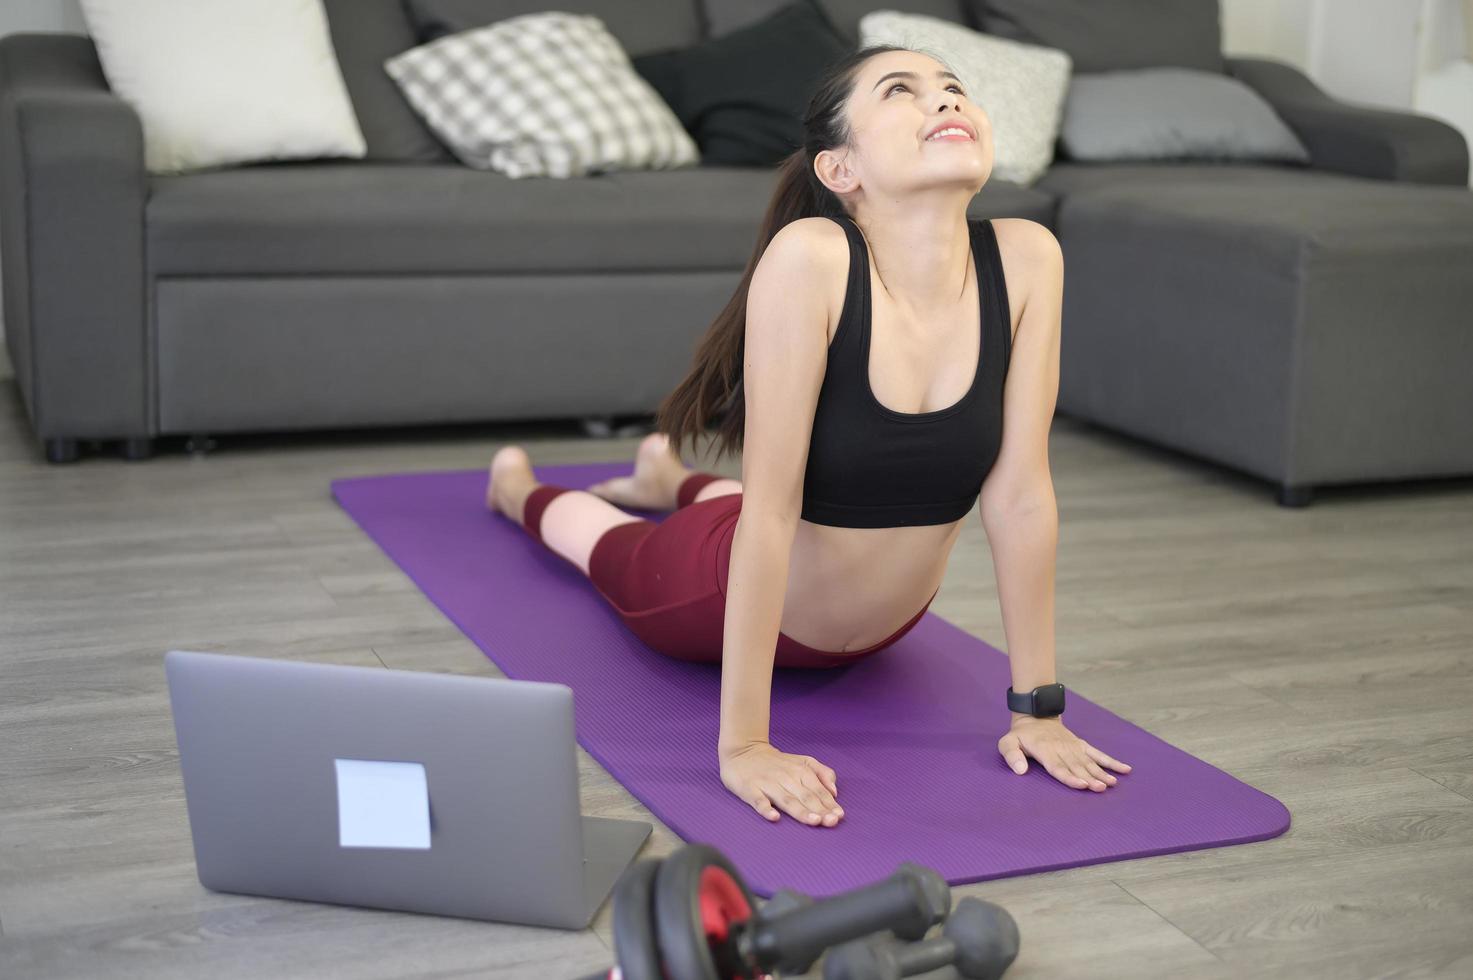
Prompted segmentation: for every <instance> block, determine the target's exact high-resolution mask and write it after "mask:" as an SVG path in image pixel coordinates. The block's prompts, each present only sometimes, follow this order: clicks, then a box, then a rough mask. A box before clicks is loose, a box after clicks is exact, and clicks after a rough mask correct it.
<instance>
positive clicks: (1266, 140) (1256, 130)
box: [1059, 68, 1309, 165]
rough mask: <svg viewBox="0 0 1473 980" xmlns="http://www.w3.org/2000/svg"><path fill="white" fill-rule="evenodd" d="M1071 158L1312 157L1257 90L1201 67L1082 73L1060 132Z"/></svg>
mask: <svg viewBox="0 0 1473 980" xmlns="http://www.w3.org/2000/svg"><path fill="white" fill-rule="evenodd" d="M1059 143H1060V149H1061V155H1063V156H1066V157H1068V158H1069V159H1071V160H1165V159H1178V160H1182V159H1218V160H1227V159H1246V160H1282V161H1287V162H1292V163H1296V164H1301V165H1303V164H1307V163H1309V151H1307V150H1306V149H1305V148H1304V144H1302V143H1300V142H1299V139H1298V137H1296V136H1295V135H1294V133H1293V131H1292V130H1290V129H1289V127H1288V126H1286V125H1285V124H1284V121H1283V120H1282V119H1280V118H1279V117H1278V116H1277V115H1276V114H1275V113H1274V111H1273V109H1272V108H1271V107H1270V106H1269V104H1268V103H1267V102H1265V101H1264V100H1263V98H1262V97H1261V96H1259V95H1258V94H1257V93H1256V92H1254V91H1253V90H1252V89H1251V88H1249V87H1248V86H1247V85H1245V84H1244V83H1243V82H1240V81H1238V80H1237V79H1236V78H1233V77H1231V76H1229V75H1220V74H1217V73H1215V72H1205V71H1197V70H1196V69H1194V68H1132V69H1127V70H1122V71H1103V72H1088V73H1086V74H1082V75H1081V74H1076V75H1075V76H1074V78H1073V81H1071V82H1070V83H1069V97H1068V100H1067V102H1066V103H1065V106H1064V121H1063V126H1062V131H1061V133H1060V136H1059Z"/></svg>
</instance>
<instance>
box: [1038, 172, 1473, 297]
mask: <svg viewBox="0 0 1473 980" xmlns="http://www.w3.org/2000/svg"><path fill="white" fill-rule="evenodd" d="M1036 189H1039V190H1047V191H1052V192H1054V193H1056V194H1058V196H1059V217H1058V226H1059V232H1060V238H1061V241H1063V242H1064V244H1065V252H1066V261H1067V252H1068V241H1069V237H1068V236H1069V225H1070V216H1071V215H1084V214H1089V215H1090V216H1091V220H1092V221H1102V222H1105V223H1107V224H1108V223H1114V224H1115V226H1116V227H1119V228H1123V227H1126V226H1129V227H1131V228H1133V229H1137V230H1140V229H1145V228H1150V229H1156V230H1159V231H1160V232H1161V234H1160V236H1159V237H1152V238H1151V241H1152V242H1153V247H1159V248H1160V249H1162V250H1163V251H1165V252H1172V253H1176V252H1178V251H1179V250H1180V249H1182V248H1188V247H1189V248H1193V249H1198V250H1199V252H1200V254H1202V255H1203V256H1204V259H1203V261H1204V263H1214V264H1232V263H1242V264H1244V265H1252V266H1256V267H1258V268H1260V269H1262V270H1263V271H1264V272H1265V274H1271V275H1279V274H1288V273H1289V272H1291V271H1292V270H1297V269H1298V268H1299V265H1300V263H1301V261H1302V258H1303V256H1302V252H1303V250H1304V249H1305V248H1306V247H1309V248H1311V249H1314V250H1316V251H1321V252H1346V251H1348V252H1355V251H1356V250H1364V249H1365V248H1369V247H1374V248H1375V249H1376V250H1377V251H1378V252H1384V253H1385V254H1386V255H1387V257H1388V258H1387V261H1388V262H1390V263H1393V264H1399V263H1407V264H1413V265H1414V264H1416V263H1418V262H1422V261H1424V260H1425V259H1426V257H1427V256H1429V255H1434V254H1445V253H1446V250H1447V249H1449V248H1452V249H1455V250H1460V251H1462V252H1464V253H1465V254H1469V255H1473V193H1470V192H1469V191H1468V189H1467V188H1466V187H1463V188H1459V187H1429V186H1422V185H1411V184H1397V183H1391V182H1388V181H1382V180H1372V179H1367V178H1364V177H1350V176H1345V175H1342V174H1330V173H1325V172H1323V171H1318V170H1310V169H1307V168H1304V167H1292V166H1276V165H1273V164H1242V163H1236V164H1235V163H1125V164H1089V163H1056V164H1055V165H1054V166H1053V167H1052V168H1051V169H1050V170H1049V172H1048V173H1047V174H1045V175H1044V177H1043V179H1041V180H1040V181H1039V182H1038V184H1037V185H1036ZM1194 235H1195V236H1198V237H1199V238H1200V242H1196V241H1190V240H1189V239H1190V238H1191V236H1194ZM1207 242H1210V243H1212V244H1211V245H1210V246H1209V245H1206V244H1202V243H1207ZM1141 258H1142V260H1143V261H1145V260H1147V259H1148V258H1149V257H1148V256H1142V257H1141ZM1387 272H1388V275H1390V274H1394V273H1393V270H1390V269H1388V270H1387ZM1390 326H1394V325H1390Z"/></svg>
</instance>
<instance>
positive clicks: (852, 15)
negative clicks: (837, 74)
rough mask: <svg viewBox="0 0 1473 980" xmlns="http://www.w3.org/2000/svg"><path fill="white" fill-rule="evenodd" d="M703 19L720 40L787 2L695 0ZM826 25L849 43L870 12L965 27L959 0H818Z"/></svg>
mask: <svg viewBox="0 0 1473 980" xmlns="http://www.w3.org/2000/svg"><path fill="white" fill-rule="evenodd" d="M698 2H699V3H700V4H701V5H702V9H703V11H704V12H705V16H706V36H708V37H720V36H722V35H723V34H730V33H731V32H732V31H734V30H737V29H739V28H742V27H746V26H747V25H748V24H754V23H756V22H757V21H759V20H761V19H762V18H764V17H766V16H767V15H768V14H770V13H772V12H773V11H774V10H776V9H778V8H779V7H781V6H783V5H784V4H786V3H787V2H788V0H698ZM818 5H819V6H820V7H821V8H823V12H824V13H825V14H827V15H828V18H829V22H830V23H831V24H833V25H834V28H835V29H836V30H838V32H839V33H840V34H841V35H842V36H843V37H845V38H846V39H847V40H848V41H849V43H850V44H857V43H858V42H859V20H860V18H861V17H863V16H864V15H865V14H867V13H869V12H871V11H873V10H894V11H897V12H899V13H903V14H925V15H926V16H927V17H935V18H938V19H940V20H948V21H952V22H953V23H957V24H966V23H967V18H966V14H965V12H964V11H963V9H962V0H894V2H892V3H886V2H884V0H818Z"/></svg>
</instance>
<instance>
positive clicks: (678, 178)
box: [0, 0, 1473, 505]
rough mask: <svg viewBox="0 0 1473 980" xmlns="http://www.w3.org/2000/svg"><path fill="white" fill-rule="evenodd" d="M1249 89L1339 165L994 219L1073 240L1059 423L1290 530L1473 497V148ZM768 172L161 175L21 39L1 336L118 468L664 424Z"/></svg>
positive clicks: (639, 7)
mask: <svg viewBox="0 0 1473 980" xmlns="http://www.w3.org/2000/svg"><path fill="white" fill-rule="evenodd" d="M386 2H395V0H386ZM702 4H703V5H702ZM690 5H698V6H697V8H696V13H697V14H698V16H689V14H690V10H689V7H690ZM822 5H823V6H824V7H825V8H826V10H827V11H828V12H829V14H830V16H831V17H832V19H833V20H834V22H835V24H836V26H838V27H839V28H840V29H841V30H846V31H848V32H849V33H850V34H851V35H854V34H855V33H857V31H856V25H857V22H858V18H859V16H860V15H861V14H862V13H864V12H865V11H867V10H868V9H871V8H878V7H882V6H883V7H887V8H890V9H903V10H916V11H921V12H926V13H932V14H936V15H941V16H951V17H952V18H953V19H955V20H957V21H958V22H961V23H970V20H969V15H968V13H967V12H966V8H964V7H963V6H962V5H961V4H960V3H957V2H954V0H924V2H909V3H884V4H881V3H879V2H877V0H870V2H863V0H822ZM522 6H524V7H525V6H531V7H536V6H540V5H539V4H535V3H532V4H526V3H523V4H522ZM549 6H550V5H549ZM757 6H765V7H771V6H773V3H772V2H770V0H769V2H767V3H766V4H761V5H757ZM584 8H587V9H590V10H595V12H598V13H599V14H600V16H603V17H604V18H605V20H606V21H607V23H608V24H609V27H610V29H611V30H612V31H613V32H614V33H615V35H616V36H619V37H620V39H621V41H623V42H624V43H625V44H626V47H627V48H628V49H629V50H630V53H631V55H637V54H640V53H642V51H641V50H640V47H641V45H645V46H646V47H648V45H651V44H654V43H656V41H657V40H658V41H659V43H668V41H669V39H670V36H671V34H670V24H671V23H674V22H676V21H675V20H672V19H671V17H670V13H671V11H676V12H679V13H680V14H681V15H682V17H683V18H684V19H679V18H677V19H676V20H678V21H679V23H680V24H682V25H685V24H690V25H693V26H691V27H690V28H685V27H681V28H680V29H679V31H680V32H685V33H689V34H691V36H690V37H689V38H688V40H689V42H690V43H695V42H697V41H698V40H700V37H701V33H700V32H701V30H703V29H707V30H709V29H710V28H709V26H708V25H716V24H717V23H718V22H720V21H722V20H723V19H725V20H726V21H727V25H726V26H727V27H728V28H729V27H730V23H731V21H733V20H743V19H745V20H750V19H751V18H752V16H753V12H752V10H751V9H750V5H742V4H738V3H737V0H625V2H622V3H613V4H607V3H605V4H596V5H594V4H589V3H586V2H585V3H574V4H573V5H572V7H571V8H569V6H568V5H566V4H564V5H562V6H561V7H559V8H558V9H584ZM664 8H670V10H665V9H664ZM739 9H740V11H741V13H740V14H738V13H737V11H738V10H739ZM758 12H760V11H758ZM657 17H659V18H664V21H663V22H662V27H663V28H664V29H663V30H661V31H654V32H648V31H641V30H640V28H639V25H640V23H641V20H646V21H647V20H648V19H649V18H657ZM678 33H679V32H678ZM340 53H341V52H340ZM1225 65H1226V68H1227V70H1228V71H1229V72H1230V73H1231V74H1233V75H1235V76H1236V77H1238V78H1240V79H1242V80H1244V81H1245V82H1247V83H1248V84H1249V85H1250V86H1252V87H1253V88H1254V89H1256V90H1257V91H1258V92H1259V93H1260V94H1262V95H1263V96H1264V97H1265V98H1266V99H1267V100H1268V101H1269V102H1270V104H1272V105H1273V106H1274V108H1275V109H1276V111H1277V112H1278V113H1279V114H1280V116H1281V117H1282V118H1283V119H1284V120H1285V121H1286V122H1287V123H1288V124H1289V125H1290V127H1291V128H1292V129H1293V130H1294V131H1295V132H1296V134H1297V135H1298V136H1299V137H1300V139H1301V140H1302V141H1303V142H1304V144H1305V145H1306V146H1307V148H1308V149H1309V150H1310V152H1311V155H1312V163H1311V165H1310V166H1309V167H1297V166H1279V165H1257V164H1205V163H1204V164H1197V163H1176V164H1118V165H1117V164H1083V163H1075V162H1070V161H1068V160H1063V159H1060V160H1057V161H1056V162H1055V163H1054V165H1053V167H1052V168H1051V169H1050V170H1049V172H1048V173H1047V174H1046V175H1045V176H1044V177H1043V178H1042V179H1041V180H1039V181H1038V182H1037V183H1036V184H1034V185H1033V186H1029V187H1023V186H1018V185H1015V184H1008V183H1006V182H1002V181H998V180H990V181H989V182H988V183H987V185H986V186H985V188H984V189H983V191H982V193H981V194H979V195H978V196H977V198H976V199H975V200H974V201H973V204H972V207H971V213H972V215H973V216H975V217H1025V218H1030V219H1032V220H1035V221H1038V222H1040V223H1042V224H1045V225H1047V226H1048V227H1050V228H1051V229H1052V230H1053V231H1054V233H1055V235H1056V236H1057V237H1058V238H1059V240H1060V242H1061V243H1062V246H1063V250H1064V254H1065V267H1066V275H1065V305H1064V321H1063V323H1064V338H1065V340H1064V345H1063V350H1062V355H1061V357H1062V365H1061V377H1060V392H1059V402H1058V408H1059V411H1060V413H1061V414H1066V415H1069V416H1072V417H1076V418H1078V419H1082V420H1087V421H1089V422H1093V423H1097V424H1099V425H1100V426H1103V427H1107V428H1109V429H1111V430H1114V431H1117V432H1120V433H1124V434H1128V435H1130V436H1133V437H1137V438H1140V439H1143V440H1147V441H1149V442H1151V443H1154V444H1156V445H1160V446H1164V447H1169V448H1172V449H1176V450H1180V451H1182V452H1184V453H1187V454H1191V455H1193V456H1196V457H1199V458H1202V459H1206V460H1211V461H1214V462H1216V463H1219V464H1222V465H1225V466H1228V467H1231V468H1233V469H1235V470H1239V471H1242V472H1244V473H1248V474H1252V475H1254V476H1257V477H1260V478H1262V479H1264V480H1267V481H1270V482H1271V483H1272V484H1273V485H1274V486H1275V488H1276V490H1277V499H1278V500H1279V502H1280V503H1282V504H1286V505H1303V504H1306V503H1308V502H1309V500H1310V497H1311V489H1312V488H1313V487H1314V486H1316V485H1327V484H1341V483H1352V482H1362V481H1371V480H1386V479H1398V478H1413V477H1430V476H1443V475H1461V474H1468V473H1473V385H1470V384H1469V380H1468V375H1469V368H1470V367H1473V274H1470V270H1473V192H1470V190H1469V187H1468V149H1467V144H1466V142H1465V141H1464V140H1463V138H1462V136H1461V135H1460V134H1459V133H1458V132H1457V131H1456V130H1455V129H1453V128H1452V127H1450V126H1447V125H1444V124H1443V123H1441V122H1438V121H1436V120H1433V119H1430V118H1426V117H1419V116H1415V115H1411V114H1406V113H1395V112H1386V111H1381V110H1375V109H1370V108H1365V107H1359V106H1354V105H1349V104H1345V103H1342V102H1338V101H1336V100H1334V99H1332V98H1330V97H1329V96H1327V95H1326V94H1324V93H1323V92H1321V91H1320V90H1319V89H1318V88H1316V87H1315V86H1314V85H1313V84H1312V83H1311V82H1310V81H1309V80H1308V79H1307V78H1305V77H1304V76H1303V75H1302V74H1300V73H1299V72H1298V71H1296V70H1295V69H1293V68H1291V67H1289V66H1287V65H1284V64H1279V63H1276V62H1271V61H1265V60H1261V59H1253V58H1227V59H1225ZM773 176H774V171H771V170H767V169H764V168H735V167H692V168H685V169H682V170H674V171H664V172H625V173H612V174H604V175H599V176H597V177H591V178H584V179H572V180H552V179H527V180H512V179H509V178H505V177H503V176H502V175H500V174H496V173H491V172H486V171H479V170H474V169H471V168H468V167H465V166H463V165H461V164H459V163H458V162H455V161H454V160H453V158H449V159H445V160H442V161H439V162H433V161H431V162H421V161H387V162H385V161H341V160H337V161H327V160H324V161H310V162H287V163H271V164H261V165H253V166H244V167H239V168H232V169H223V170H217V171H212V172H201V173H194V174H186V175H178V176H151V175H149V174H147V173H146V172H145V171H144V168H143V143H142V130H141V124H140V120H139V117H138V115H137V114H136V113H135V112H134V111H133V110H132V108H131V107H130V106H129V105H128V104H126V103H125V102H123V101H122V100H121V99H119V98H117V97H116V96H115V95H113V94H112V93H111V92H110V91H109V89H108V86H107V84H106V82H105V80H104V77H103V74H102V72H101V69H100V66H99V63H98V60H97V55H96V51H95V49H94V47H93V45H92V42H91V40H90V39H89V38H88V37H86V36H83V35H73V34H37V33H33V34H16V35H11V36H9V37H6V38H4V39H0V247H3V259H4V302H5V323H6V333H5V336H6V341H7V344H8V346H9V348H10V353H11V359H12V361H13V363H14V366H15V370H16V375H17V380H18V389H19V392H20V395H21V397H22V398H23V400H24V402H25V408H26V412H27V415H28V417H29V419H30V421H31V424H32V426H33V428H34V431H35V433H36V435H37V437H38V439H39V441H40V443H41V445H42V446H43V447H44V451H45V454H46V457H47V458H48V459H50V460H52V461H56V462H60V461H67V460H72V459H75V458H77V456H78V455H79V446H81V445H86V444H89V443H91V442H93V441H110V440H121V444H122V450H123V453H124V455H126V456H128V457H130V458H141V457H145V456H148V455H149V454H150V453H151V452H152V447H153V440H155V439H156V438H157V437H161V436H171V435H210V434H223V433H234V432H246V431H284V430H300V429H326V428H342V427H367V426H395V425H408V424H423V423H445V422H456V421H472V420H474V421H492V420H520V419H532V418H557V417H562V418H578V417H581V418H588V417H609V416H618V415H639V414H647V413H649V412H651V411H653V409H654V407H655V405H656V404H657V403H658V402H659V401H660V399H661V398H663V396H664V395H665V394H666V393H667V392H668V391H669V390H670V388H671V387H672V385H673V384H674V383H675V382H676V381H677V380H678V379H679V378H680V377H681V376H682V374H683V373H684V371H685V369H686V368H687V367H688V365H689V362H690V357H691V353H692V350H693V347H694V344H695V342H696V340H697V338H698V337H699V336H700V335H701V334H702V333H703V332H704V330H705V329H706V327H707V326H708V325H709V323H710V321H711V319H712V317H713V316H714V315H715V314H716V313H717V312H718V311H719V309H720V308H721V307H722V305H723V304H724V303H725V302H726V300H727V299H728V298H729V297H730V295H731V292H732V290H733V289H734V288H735V287H736V284H737V282H738V280H739V278H740V275H741V271H742V269H743V267H744V265H745V263H746V261H747V259H748V257H749V256H750V253H751V249H752V246H753V240H754V236H755V233H756V229H757V224H758V221H759V219H760V217H761V215H762V213H763V210H764V208H765V206H766V204H767V201H768V198H769V195H770V193H771V190H772V185H773Z"/></svg>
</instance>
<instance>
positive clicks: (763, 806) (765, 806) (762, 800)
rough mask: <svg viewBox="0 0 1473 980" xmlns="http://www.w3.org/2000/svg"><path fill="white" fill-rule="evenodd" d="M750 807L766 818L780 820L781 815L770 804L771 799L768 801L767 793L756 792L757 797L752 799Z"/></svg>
mask: <svg viewBox="0 0 1473 980" xmlns="http://www.w3.org/2000/svg"><path fill="white" fill-rule="evenodd" d="M752 807H753V809H755V810H756V811H757V812H758V813H760V814H762V815H763V816H764V817H766V818H767V819H768V820H780V819H781V816H780V815H779V814H778V812H777V808H776V807H774V806H773V805H772V803H771V801H769V800H768V799H767V794H766V793H758V794H757V798H756V799H755V800H753V801H752Z"/></svg>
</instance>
